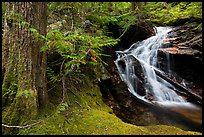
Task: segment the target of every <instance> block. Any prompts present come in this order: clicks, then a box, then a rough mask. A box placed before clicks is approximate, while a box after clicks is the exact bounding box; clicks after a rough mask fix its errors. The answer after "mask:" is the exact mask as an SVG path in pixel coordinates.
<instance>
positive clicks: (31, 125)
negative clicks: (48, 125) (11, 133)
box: [1, 121, 42, 128]
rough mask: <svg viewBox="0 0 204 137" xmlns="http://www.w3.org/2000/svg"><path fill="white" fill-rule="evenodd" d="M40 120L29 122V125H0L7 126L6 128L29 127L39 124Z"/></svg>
mask: <svg viewBox="0 0 204 137" xmlns="http://www.w3.org/2000/svg"><path fill="white" fill-rule="evenodd" d="M41 122H42V121H38V122H36V123H33V124H30V125H26V126H9V125H6V124H1V125H2V126H4V127H8V128H27V127H31V126H34V125H37V124H39V123H41Z"/></svg>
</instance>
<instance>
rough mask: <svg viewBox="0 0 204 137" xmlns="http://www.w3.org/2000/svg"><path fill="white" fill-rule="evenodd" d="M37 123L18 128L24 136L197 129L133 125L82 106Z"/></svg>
mask: <svg viewBox="0 0 204 137" xmlns="http://www.w3.org/2000/svg"><path fill="white" fill-rule="evenodd" d="M41 120H42V122H41V124H39V125H35V126H33V127H31V128H28V129H22V130H20V132H19V134H26V135H196V134H201V133H197V132H189V131H183V130H181V129H179V128H176V127H172V126H166V125H158V126H135V125H131V124H128V123H124V122H123V121H122V120H120V119H119V118H117V117H116V116H115V115H114V114H109V113H108V112H106V111H101V110H98V109H88V110H87V109H83V110H80V111H75V112H72V114H71V115H69V117H65V116H63V115H62V114H57V113H55V114H53V115H51V116H50V117H47V118H44V119H41Z"/></svg>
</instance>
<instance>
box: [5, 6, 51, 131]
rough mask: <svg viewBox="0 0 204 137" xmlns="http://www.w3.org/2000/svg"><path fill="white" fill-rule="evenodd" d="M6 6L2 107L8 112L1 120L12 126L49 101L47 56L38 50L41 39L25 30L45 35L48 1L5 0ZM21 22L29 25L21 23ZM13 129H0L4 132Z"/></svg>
mask: <svg viewBox="0 0 204 137" xmlns="http://www.w3.org/2000/svg"><path fill="white" fill-rule="evenodd" d="M5 5H6V13H5V15H6V16H5V22H4V35H3V47H2V53H3V56H2V68H3V69H2V72H3V85H2V89H3V94H2V99H3V102H2V106H3V108H7V109H6V110H7V111H5V114H4V116H3V123H4V124H8V125H14V126H15V125H22V123H24V122H25V121H28V120H31V119H32V118H34V117H35V116H36V115H37V112H39V110H41V109H42V108H43V107H45V106H46V104H47V103H48V95H47V87H46V63H47V60H46V58H47V55H46V53H45V52H43V53H42V52H40V48H41V47H42V46H43V44H44V42H43V41H39V40H36V39H35V37H34V36H33V34H32V33H31V32H30V31H29V30H28V28H35V29H37V30H38V31H39V33H40V34H42V35H45V34H46V26H47V3H45V2H7V3H5ZM23 22H27V23H29V25H23ZM8 106H9V107H8ZM15 132H16V130H15V131H14V130H13V129H11V128H5V129H4V128H3V133H4V134H13V133H15Z"/></svg>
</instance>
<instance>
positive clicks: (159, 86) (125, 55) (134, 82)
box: [115, 27, 187, 104]
mask: <svg viewBox="0 0 204 137" xmlns="http://www.w3.org/2000/svg"><path fill="white" fill-rule="evenodd" d="M169 31H171V28H169V27H156V32H157V33H156V35H155V36H152V37H150V38H148V39H146V40H143V41H139V42H136V43H134V44H133V45H131V46H130V48H129V49H126V50H124V51H116V54H117V56H118V58H117V60H115V64H116V67H117V69H118V72H119V75H120V78H121V80H122V81H124V82H125V83H126V84H127V86H128V90H129V91H130V92H131V93H132V94H133V95H134V96H135V97H136V98H138V99H140V100H142V101H145V102H151V103H152V102H153V103H160V104H184V103H187V102H186V100H185V99H184V98H182V97H181V96H179V95H178V94H177V93H176V92H175V91H174V89H175V87H174V86H173V85H171V84H170V83H169V82H167V81H165V80H164V79H162V78H161V77H159V76H157V75H156V73H155V70H157V71H161V70H160V69H159V68H158V66H157V64H158V63H157V51H158V49H159V48H161V47H162V45H163V44H162V40H163V39H164V38H166V36H167V34H168V32H169ZM133 58H135V60H137V61H139V64H140V65H141V70H142V73H143V74H144V76H143V77H144V79H143V84H144V91H140V90H138V89H139V88H138V83H139V80H140V79H139V78H138V75H136V74H135V71H136V69H139V68H137V67H134V62H135V60H134V59H133ZM121 62H123V64H121ZM167 63H169V62H167ZM168 69H170V67H169V64H168ZM167 72H170V70H167ZM142 73H141V74H142ZM148 96H151V97H152V99H149V98H148Z"/></svg>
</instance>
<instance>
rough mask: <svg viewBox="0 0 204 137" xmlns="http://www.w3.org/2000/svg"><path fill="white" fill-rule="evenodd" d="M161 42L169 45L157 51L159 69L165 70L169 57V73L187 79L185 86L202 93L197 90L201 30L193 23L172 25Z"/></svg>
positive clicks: (200, 82) (200, 57) (200, 54)
mask: <svg viewBox="0 0 204 137" xmlns="http://www.w3.org/2000/svg"><path fill="white" fill-rule="evenodd" d="M163 42H164V43H168V44H169V47H164V48H161V49H159V51H158V57H159V58H158V62H159V66H160V67H161V69H162V70H163V71H166V70H167V67H166V66H167V64H166V63H167V58H168V59H170V62H172V63H171V64H169V65H170V66H171V73H173V74H174V75H176V76H180V77H181V78H183V79H185V80H187V81H188V82H187V83H189V84H187V86H188V87H189V88H191V89H193V91H195V93H196V94H199V95H202V93H201V92H200V93H198V92H197V91H198V90H197V89H199V88H200V89H201V87H202V75H201V74H202V67H201V66H202V30H200V29H197V28H196V26H195V25H184V26H178V27H174V28H173V29H172V31H171V32H169V35H168V37H167V38H166V39H164V40H163ZM194 87H197V88H194ZM200 91H202V90H200Z"/></svg>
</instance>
